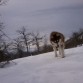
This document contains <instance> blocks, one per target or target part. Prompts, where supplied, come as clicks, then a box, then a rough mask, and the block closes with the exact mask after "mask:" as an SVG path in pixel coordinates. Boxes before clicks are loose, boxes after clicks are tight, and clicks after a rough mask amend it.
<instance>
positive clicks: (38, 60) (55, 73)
mask: <svg viewBox="0 0 83 83" xmlns="http://www.w3.org/2000/svg"><path fill="white" fill-rule="evenodd" d="M65 56H66V57H65V58H55V57H54V52H50V53H45V54H41V55H37V56H31V57H27V58H22V59H17V60H14V61H13V62H15V63H16V64H15V65H14V64H13V62H11V64H12V65H11V66H9V67H6V68H0V83H83V46H82V47H77V48H72V49H67V50H65Z"/></svg>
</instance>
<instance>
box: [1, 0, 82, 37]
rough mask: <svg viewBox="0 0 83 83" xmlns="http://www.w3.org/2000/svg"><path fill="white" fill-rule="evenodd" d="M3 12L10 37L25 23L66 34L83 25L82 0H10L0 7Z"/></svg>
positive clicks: (44, 32) (35, 27) (32, 27)
mask: <svg viewBox="0 0 83 83" xmlns="http://www.w3.org/2000/svg"><path fill="white" fill-rule="evenodd" d="M0 14H1V17H0V19H1V20H2V22H3V23H4V25H5V32H6V33H7V34H8V35H9V36H10V37H11V38H12V37H15V36H16V33H15V32H16V30H18V29H19V28H21V27H22V26H25V27H26V28H27V29H28V30H30V31H39V32H40V33H42V34H48V35H49V33H50V32H51V31H59V32H62V33H63V34H64V35H65V36H66V37H68V36H70V34H71V33H72V32H73V31H77V30H79V28H83V0H9V1H8V2H7V4H6V5H4V6H0Z"/></svg>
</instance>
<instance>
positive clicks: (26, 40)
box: [17, 27, 31, 53]
mask: <svg viewBox="0 0 83 83" xmlns="http://www.w3.org/2000/svg"><path fill="white" fill-rule="evenodd" d="M17 32H18V33H19V34H20V38H21V40H22V42H23V43H24V45H25V47H26V50H27V53H29V44H30V42H31V41H30V38H29V36H30V33H28V32H27V30H26V28H25V27H22V28H21V29H20V30H18V31H17Z"/></svg>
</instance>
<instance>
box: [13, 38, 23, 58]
mask: <svg viewBox="0 0 83 83" xmlns="http://www.w3.org/2000/svg"><path fill="white" fill-rule="evenodd" d="M13 49H14V50H16V51H17V54H18V56H19V58H21V57H23V54H22V53H23V49H24V46H23V44H22V41H21V40H20V38H16V39H14V42H13Z"/></svg>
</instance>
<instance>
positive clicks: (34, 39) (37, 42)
mask: <svg viewBox="0 0 83 83" xmlns="http://www.w3.org/2000/svg"><path fill="white" fill-rule="evenodd" d="M31 35H32V43H33V45H36V47H37V51H38V52H39V51H40V42H42V39H43V36H42V37H41V36H40V34H39V32H37V33H31Z"/></svg>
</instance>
